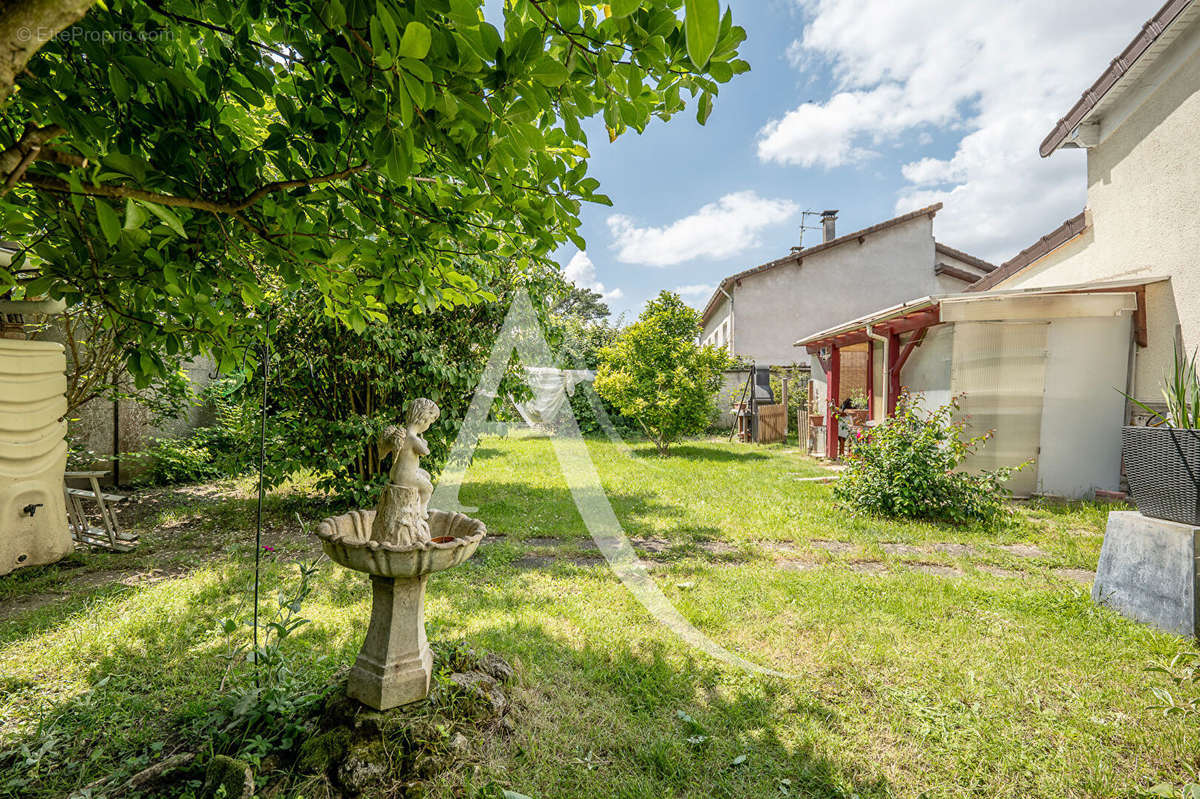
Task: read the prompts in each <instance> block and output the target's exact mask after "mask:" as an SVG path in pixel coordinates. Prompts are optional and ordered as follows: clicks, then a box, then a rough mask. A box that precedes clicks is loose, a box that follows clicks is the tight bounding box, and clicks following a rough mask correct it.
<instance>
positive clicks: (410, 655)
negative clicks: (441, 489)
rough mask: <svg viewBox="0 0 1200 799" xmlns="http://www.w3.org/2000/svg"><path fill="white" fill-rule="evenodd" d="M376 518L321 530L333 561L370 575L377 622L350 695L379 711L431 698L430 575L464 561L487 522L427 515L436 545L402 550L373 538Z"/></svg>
mask: <svg viewBox="0 0 1200 799" xmlns="http://www.w3.org/2000/svg"><path fill="white" fill-rule="evenodd" d="M374 520H375V511H373V510H368V511H362V510H356V511H351V512H350V513H346V514H343V515H341V516H334V517H332V518H329V519H325V520H324V521H323V522H321V524H320V525H318V527H317V531H316V533H317V537H318V538H320V539H321V546H322V547H323V548H324V549H325V553H326V554H327V555H329V557H330V559H331V560H333V561H334V562H336V563H338V564H340V565H342V566H345V567H346V568H348V569H353V570H355V571H360V572H365V573H367V574H369V575H370V576H371V622H370V624H369V625H368V627H367V637H366V639H365V640H364V641H363V645H362V650H361V651H360V652H359V653H358V659H357V660H356V661H355V662H354V668H353V669H352V670H351V671H350V683H349V685H348V687H347V693H348V694H349V695H350V696H351V697H353V698H354V699H357V700H358V701H360V702H362V703H363V704H364V705H367V706H368V707H373V708H375V709H376V710H387V709H389V708H393V707H397V706H399V705H405V704H408V703H409V702H416V701H418V700H420V699H424V698H425V697H426V696H428V695H429V678H430V675H431V674H432V667H433V655H432V653H431V652H430V650H429V642H428V640H427V639H426V637H425V583H426V582H427V581H428V579H429V575H430V574H433V573H434V572H439V571H442V570H444V569H449V568H451V567H453V566H457V565H459V564H461V563H462V562H463V561H465V560H466V559H467V558H469V557H471V555H473V554H475V550H476V549H478V548H479V543H480V542H481V541H482V540H483V538H484V536H485V535H486V534H487V530H486V528H485V527H484V526H483V522H481V521H479V520H478V519H472V518H471V517H469V516H464V515H463V514H461V513H448V512H446V511H438V510H432V511H429V527H430V532H431V534H432V535H431V539H430V540H429V541H425V542H421V543H419V544H413V545H408V546H403V547H396V546H393V545H389V544H386V543H380V542H378V541H372V540H370V539H369V536H370V532H371V526H372V523H373V522H374Z"/></svg>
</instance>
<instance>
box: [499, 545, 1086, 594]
mask: <svg viewBox="0 0 1200 799" xmlns="http://www.w3.org/2000/svg"><path fill="white" fill-rule="evenodd" d="M497 540H506V539H505V538H503V537H501V538H499V539H497V538H490V539H488V540H487V541H485V543H492V544H494V543H495V542H496V541H497ZM514 543H516V544H518V545H519V546H522V547H526V548H530V549H535V550H537V551H536V552H530V553H527V554H524V555H522V556H521V557H520V558H517V559H516V560H515V561H513V565H514V566H516V567H517V568H523V569H539V568H547V567H550V566H553V565H554V564H556V563H572V564H575V565H579V566H599V565H601V564H602V563H603V562H604V558H603V555H601V553H600V552H599V548H598V547H597V546H596V542H595V541H592V540H591V539H588V538H576V539H564V538H550V537H536V538H525V539H520V540H516V541H515V542H514ZM630 543H632V544H633V546H634V548H635V549H636V550H637V551H638V554H639V555H641V556H642V558H643V560H644V561H645V562H646V563H647V565H648V566H649V567H650V568H651V569H654V568H656V567H662V566H664V565H666V564H667V563H670V562H671V561H673V560H677V559H678V558H679V557H682V556H686V555H688V554H694V553H695V552H696V551H700V552H704V553H707V554H709V555H713V556H716V557H719V558H723V559H726V560H728V559H731V558H736V557H737V556H739V555H741V554H743V553H747V554H748V553H749V552H750V551H758V552H760V553H762V552H765V553H770V554H775V555H780V556H782V557H779V558H777V559H776V561H775V565H776V567H777V568H779V569H781V570H783V571H793V572H803V571H814V570H816V569H822V568H843V569H847V570H849V571H852V572H856V573H859V574H872V575H884V574H892V573H896V572H900V571H904V570H906V569H907V570H910V571H916V572H920V573H922V574H929V575H932V576H934V577H943V578H947V579H957V578H961V577H966V576H968V575H969V574H970V572H969V571H967V570H965V569H963V568H961V567H959V566H955V565H950V564H944V563H928V562H922V561H919V560H905V561H901V562H899V563H890V562H885V561H882V560H875V559H872V558H870V557H864V558H853V557H852V555H853V553H856V552H859V551H860V550H862V549H864V548H867V549H868V550H869V546H870V545H864V544H862V543H856V542H853V541H837V540H830V539H820V538H818V539H813V540H812V541H809V542H808V543H807V545H806V544H801V543H794V542H790V541H753V542H749V543H747V544H746V545H745V547H740V546H737V545H734V544H730V543H728V542H725V541H699V542H693V543H679V544H677V543H674V542H671V541H668V540H666V539H664V538H633V539H630ZM878 547H879V548H880V549H881V550H883V551H884V552H885V553H887V554H888V555H897V556H901V557H918V558H919V557H920V556H922V555H931V554H941V555H950V556H954V557H968V558H975V557H980V556H984V555H986V554H987V553H988V551H989V550H1000V551H1001V552H1004V553H1007V554H1009V555H1012V556H1014V557H1017V558H1021V559H1025V560H1036V559H1040V558H1046V557H1048V556H1049V553H1047V552H1046V551H1045V550H1043V549H1041V548H1039V547H1037V546H1035V545H1033V544H992V545H988V546H986V547H983V546H972V545H968V544H960V543H956V542H952V541H935V542H930V543H925V544H908V543H902V542H898V541H881V542H879V543H878ZM810 548H815V549H819V550H824V551H825V552H828V553H830V554H831V555H843V556H848V557H849V559H847V560H828V561H825V560H820V559H818V558H813V557H810V553H811V549H810ZM973 565H974V568H975V569H976V570H977V571H980V572H983V573H985V574H990V575H992V576H994V577H1001V578H1005V579H1013V580H1030V579H1035V578H1037V577H1038V576H1039V573H1037V572H1029V571H1022V570H1020V569H1012V568H1005V567H1002V566H994V565H991V564H986V563H979V564H973ZM1050 573H1051V574H1053V575H1054V576H1055V577H1057V578H1059V579H1063V580H1067V581H1071V582H1075V583H1080V584H1083V585H1088V584H1090V583H1091V582H1092V580H1093V579H1094V578H1095V572H1092V571H1088V570H1087V569H1072V568H1053V569H1051V570H1050Z"/></svg>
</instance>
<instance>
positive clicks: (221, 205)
mask: <svg viewBox="0 0 1200 799" xmlns="http://www.w3.org/2000/svg"><path fill="white" fill-rule="evenodd" d="M368 166H369V165H368V164H367V163H366V162H365V161H364V162H363V163H361V164H358V165H357V166H352V167H350V168H349V169H343V170H340V171H338V172H330V173H329V174H326V175H312V176H310V177H307V178H298V179H296V180H277V181H274V182H272V183H267V184H266V185H263V186H260V187H259V188H257V189H255V190H254V191H252V192H250V193H249V194H247V195H246V196H245V197H243V198H242V199H240V200H238V201H236V202H217V201H215V200H208V199H204V198H203V197H178V196H175V195H173V194H162V193H160V192H156V191H146V190H145V189H137V188H133V187H131V186H88V185H86V184H84V186H83V191H82V192H77V191H75V190H74V189H72V188H71V185H70V184H69V183H67V182H66V181H65V180H60V179H59V178H51V177H44V176H42V175H30V174H25V175H24V176H23V177H22V178H21V181H20V182H21V183H24V184H27V185H30V186H33V187H34V188H36V189H41V190H43V191H55V192H61V193H64V194H85V195H88V196H92V197H111V198H114V199H119V200H127V199H128V200H142V201H144V202H150V203H157V204H159V205H168V206H171V207H174V208H193V209H195V210H197V211H210V212H212V213H214V214H232V215H236V214H240V213H241V212H242V211H245V210H246V209H247V208H249V207H250V206H252V205H254V204H255V203H257V202H258V201H259V200H261V199H263V198H264V197H266V196H267V195H268V194H273V193H275V192H279V191H289V190H291V189H298V188H300V187H302V186H316V185H319V184H321V183H330V182H333V181H338V180H344V179H345V178H348V177H350V176H351V175H354V174H357V173H359V172H364V171H366V169H367V168H368Z"/></svg>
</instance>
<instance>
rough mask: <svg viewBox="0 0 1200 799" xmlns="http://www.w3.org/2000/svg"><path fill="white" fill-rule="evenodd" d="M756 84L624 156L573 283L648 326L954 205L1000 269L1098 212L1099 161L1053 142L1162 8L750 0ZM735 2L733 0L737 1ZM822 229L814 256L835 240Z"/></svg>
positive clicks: (595, 172) (602, 173)
mask: <svg viewBox="0 0 1200 799" xmlns="http://www.w3.org/2000/svg"><path fill="white" fill-rule="evenodd" d="M730 4H731V5H732V6H733V15H734V20H735V22H736V23H737V24H739V25H741V26H742V27H744V28H745V29H746V33H747V40H746V42H745V43H744V44H743V46H742V49H741V57H742V58H744V59H746V60H747V61H749V62H750V65H751V71H750V72H748V73H746V74H743V75H740V76H736V77H735V78H734V79H733V80H732V81H731V82H730V83H727V84H724V85H723V86H722V88H721V93H720V96H719V97H718V98H717V101H716V105H715V108H714V110H713V113H712V116H711V117H710V118H709V120H708V124H707V125H705V126H700V125H699V124H698V123H697V122H696V121H695V115H694V110H691V109H689V110H690V111H691V112H690V113H684V114H680V115H678V116H676V117H675V118H674V119H672V120H671V121H670V122H666V123H664V122H662V121H656V122H655V123H654V124H652V125H651V126H650V127H649V128H648V129H647V130H646V132H645V133H643V134H642V135H640V136H639V135H638V134H636V133H635V132H632V131H631V132H629V133H628V134H626V135H623V136H621V137H620V138H619V139H618V140H617V141H616V142H615V143H611V144H610V143H609V142H608V137H607V136H606V135H605V134H604V133H603V128H602V126H601V125H598V124H593V125H592V126H591V127H589V128H587V129H588V131H589V149H590V151H591V154H592V159H591V174H592V176H593V177H595V178H597V179H598V180H599V181H600V183H601V188H600V191H602V192H604V193H606V194H608V195H609V196H610V197H611V198H612V200H613V206H612V207H611V208H609V207H605V206H599V205H588V204H585V206H584V209H583V214H582V219H583V227H582V231H581V232H582V233H583V236H584V238H585V239H586V241H587V245H588V246H587V250H586V251H584V252H580V251H579V250H578V249H576V248H575V247H574V246H568V247H565V248H563V249H561V250H560V251H559V252H558V253H556V258H557V260H558V262H559V264H560V265H561V266H562V267H563V270H564V274H565V276H566V277H567V279H568V280H570V281H572V282H574V283H576V284H578V285H583V286H588V287H590V288H593V289H595V290H596V291H599V292H600V293H602V294H604V296H605V298H606V300H607V302H608V304H609V307H610V308H611V309H612V310H613V313H614V315H619V314H622V313H624V314H626V318H627V319H630V318H632V317H634V316H636V315H637V313H638V311H639V310H640V309H641V307H642V305H643V304H644V303H645V301H646V300H648V299H650V298H651V297H653V296H655V295H656V294H657V293H658V292H659V291H660V290H662V289H671V290H673V291H677V292H679V293H680V294H681V295H682V296H683V297H684V299H685V300H687V301H688V302H690V303H692V304H693V305H696V306H697V307H702V306H703V305H704V303H705V302H706V301H707V300H708V298H709V296H710V295H711V294H712V291H713V288H714V286H715V285H716V284H717V283H718V282H719V281H720V280H721V278H723V277H725V276H727V275H731V274H733V273H735V272H739V271H741V270H743V269H748V268H750V267H753V266H757V265H758V264H760V263H764V262H766V261H769V260H772V259H774V258H778V257H781V256H784V255H786V254H787V253H788V251H789V248H791V247H792V246H795V245H798V244H800V243H801V233H802V231H801V222H802V219H803V221H804V223H805V224H808V225H814V226H817V225H819V221H818V219H817V218H816V217H808V218H804V217H803V214H802V212H803V211H806V210H814V211H818V212H819V211H822V210H824V209H838V212H839V214H838V222H837V226H838V231H839V233H847V232H850V231H853V230H858V229H860V228H864V227H867V226H869V225H873V224H875V223H877V222H881V221H884V220H886V219H890V218H891V217H893V216H896V215H898V214H901V213H904V212H906V211H910V210H913V209H914V208H919V207H922V206H925V205H929V204H931V203H934V202H942V203H944V204H945V207H944V208H943V210H942V211H941V212H939V213H938V215H937V217H936V218H935V219H934V236H935V237H936V238H937V239H938V241H941V242H943V243H945V244H948V245H950V246H952V247H957V248H959V249H962V250H966V251H967V252H969V253H971V254H972V255H976V256H978V257H980V258H985V259H987V260H989V261H992V262H994V263H1000V262H1002V261H1005V260H1007V259H1008V258H1010V257H1012V256H1013V255H1015V254H1016V253H1017V252H1018V251H1020V250H1021V249H1023V248H1024V247H1027V246H1029V245H1030V244H1032V243H1033V242H1034V241H1035V240H1036V239H1038V238H1039V237H1040V236H1042V235H1044V234H1045V233H1048V232H1049V231H1051V230H1053V229H1054V228H1056V227H1057V226H1058V225H1059V224H1061V223H1062V222H1063V220H1065V219H1068V218H1069V217H1072V216H1074V215H1075V214H1077V213H1079V211H1080V210H1081V209H1082V208H1083V205H1084V202H1085V199H1086V185H1085V183H1086V171H1085V161H1084V155H1083V151H1081V150H1080V151H1076V150H1066V151H1059V152H1057V153H1055V154H1054V155H1053V156H1051V157H1050V158H1046V159H1043V158H1041V157H1040V156H1039V154H1038V144H1039V143H1040V142H1041V140H1042V139H1043V138H1044V137H1045V136H1046V134H1047V133H1049V132H1050V130H1051V128H1052V127H1053V126H1054V124H1055V123H1056V122H1057V121H1058V119H1059V118H1060V117H1062V116H1063V115H1064V114H1066V112H1067V111H1068V109H1069V108H1070V107H1071V105H1072V104H1073V103H1074V102H1075V101H1076V100H1077V99H1078V98H1079V96H1080V94H1081V93H1082V92H1083V91H1084V90H1085V89H1086V88H1087V87H1088V86H1090V85H1091V83H1092V81H1094V80H1095V79H1096V78H1097V77H1098V76H1099V75H1100V73H1101V72H1102V71H1103V70H1104V69H1105V67H1106V66H1107V65H1108V63H1109V62H1110V61H1111V60H1112V59H1113V58H1115V57H1116V55H1117V54H1118V53H1119V52H1120V51H1121V49H1122V48H1124V46H1125V45H1126V44H1127V43H1128V42H1129V41H1130V40H1131V39H1132V38H1133V37H1134V36H1135V35H1136V34H1137V32H1138V30H1139V28H1140V27H1141V25H1142V24H1144V23H1145V22H1146V20H1147V19H1149V18H1150V17H1151V16H1152V15H1153V14H1154V12H1155V11H1157V9H1158V7H1159V5H1161V3H1160V2H1159V0H1148V1H1147V0H1003V2H1000V1H999V0H732V2H731V3H730ZM722 5H725V3H722ZM820 237H821V234H820V231H819V230H805V231H803V243H804V244H805V245H808V246H811V245H813V244H815V243H817V242H819V241H820Z"/></svg>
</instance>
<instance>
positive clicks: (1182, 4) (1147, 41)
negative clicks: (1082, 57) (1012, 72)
mask: <svg viewBox="0 0 1200 799" xmlns="http://www.w3.org/2000/svg"><path fill="white" fill-rule="evenodd" d="M1193 2H1194V0H1167V2H1166V3H1165V4H1164V5H1163V7H1162V8H1160V9H1159V10H1158V13H1156V14H1155V15H1154V16H1153V17H1151V18H1150V20H1149V21H1148V22H1147V23H1146V24H1145V25H1143V26H1142V29H1141V30H1140V31H1138V35H1137V36H1135V37H1133V41H1131V42H1130V43H1129V44H1128V45H1126V46H1125V49H1124V50H1122V51H1121V54H1120V55H1118V56H1117V57H1116V58H1114V59H1113V60H1112V63H1110V64H1109V65H1108V69H1106V70H1104V72H1103V73H1101V75H1100V77H1099V78H1097V79H1096V82H1095V83H1093V84H1092V85H1091V86H1090V87H1088V90H1087V91H1085V92H1084V93H1083V95H1082V96H1081V97H1080V98H1079V99H1078V100H1077V101H1076V102H1075V105H1073V106H1071V110H1070V111H1068V112H1067V115H1066V116H1064V117H1063V118H1062V119H1060V120H1059V121H1058V124H1057V125H1055V126H1054V130H1052V131H1050V134H1049V135H1048V136H1046V138H1045V139H1044V140H1043V141H1042V144H1041V147H1039V148H1038V150H1039V152H1041V154H1042V157H1043V158H1045V157H1046V156H1048V155H1050V154H1051V153H1052V152H1054V151H1055V150H1057V149H1058V148H1059V147H1060V146H1061V145H1062V144H1063V142H1064V141H1066V139H1067V137H1068V136H1070V135H1071V131H1073V130H1075V128H1076V126H1078V125H1079V123H1080V122H1082V121H1083V120H1084V119H1085V118H1086V117H1087V115H1088V114H1089V113H1091V111H1092V110H1093V109H1094V108H1095V107H1096V106H1097V105H1098V104H1099V103H1100V101H1101V100H1103V99H1104V97H1105V95H1107V94H1108V93H1109V92H1110V91H1111V90H1112V89H1113V87H1114V86H1116V85H1117V83H1118V82H1119V81H1120V80H1121V78H1123V77H1124V76H1125V74H1126V73H1127V72H1129V71H1130V70H1131V69H1132V68H1133V66H1134V64H1135V63H1137V61H1138V60H1139V59H1140V58H1141V57H1142V56H1143V55H1144V54H1145V53H1146V52H1147V51H1148V50H1150V49H1151V48H1152V47H1153V46H1154V45H1155V44H1156V43H1157V42H1158V40H1159V37H1161V36H1162V35H1163V34H1164V33H1165V32H1166V30H1167V28H1168V27H1169V26H1170V25H1171V23H1172V22H1174V21H1175V20H1176V19H1177V18H1178V17H1179V15H1180V14H1181V13H1183V11H1184V10H1186V9H1187V8H1188V7H1189V6H1191V5H1192V3H1193Z"/></svg>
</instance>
